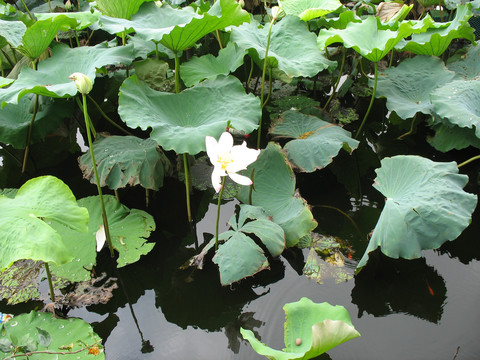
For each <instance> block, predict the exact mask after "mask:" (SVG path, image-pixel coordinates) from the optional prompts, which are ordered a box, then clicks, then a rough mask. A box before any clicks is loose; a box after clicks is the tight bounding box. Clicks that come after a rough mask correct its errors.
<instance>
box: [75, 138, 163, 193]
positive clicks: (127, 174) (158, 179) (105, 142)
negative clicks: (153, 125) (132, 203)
mask: <svg viewBox="0 0 480 360" xmlns="http://www.w3.org/2000/svg"><path fill="white" fill-rule="evenodd" d="M93 151H94V152H95V161H96V162H97V169H98V176H99V178H100V186H102V187H103V186H108V187H109V188H110V189H119V188H123V187H126V186H127V185H129V186H135V185H141V186H143V187H144V188H145V189H152V190H158V189H159V188H160V187H162V186H163V178H164V177H165V175H166V174H168V173H169V172H170V169H171V165H170V161H169V160H168V158H167V157H166V156H165V154H164V153H163V151H162V150H161V149H160V148H159V146H158V144H157V142H156V141H155V140H153V139H151V138H149V139H145V140H143V139H140V138H137V137H135V136H102V135H101V134H100V136H97V138H96V139H95V142H94V143H93ZM79 165H80V169H81V170H82V172H83V177H84V178H86V179H87V180H90V182H91V183H95V177H94V172H93V166H92V158H91V157H90V152H86V153H85V154H84V155H83V156H82V157H80V158H79Z"/></svg>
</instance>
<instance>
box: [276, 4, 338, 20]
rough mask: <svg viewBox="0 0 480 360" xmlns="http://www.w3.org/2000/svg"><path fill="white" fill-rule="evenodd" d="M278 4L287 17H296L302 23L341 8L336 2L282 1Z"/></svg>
mask: <svg viewBox="0 0 480 360" xmlns="http://www.w3.org/2000/svg"><path fill="white" fill-rule="evenodd" d="M278 4H279V6H280V7H281V8H282V9H283V11H285V13H286V14H287V15H294V16H298V17H299V18H300V19H302V20H303V21H309V20H312V19H315V18H317V17H321V16H325V15H327V14H329V13H331V12H333V11H335V10H337V9H338V8H339V7H340V6H342V3H341V2H340V1H338V0H282V1H279V2H278Z"/></svg>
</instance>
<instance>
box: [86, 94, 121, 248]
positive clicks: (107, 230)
mask: <svg viewBox="0 0 480 360" xmlns="http://www.w3.org/2000/svg"><path fill="white" fill-rule="evenodd" d="M82 101H83V116H84V118H85V128H86V130H87V131H86V132H87V138H88V148H89V150H90V157H91V158H92V165H93V172H94V174H95V182H96V183H97V191H98V196H99V197H100V205H101V207H102V219H103V227H104V230H105V237H106V238H107V244H108V248H109V249H110V255H111V256H112V257H113V256H114V253H113V245H112V239H111V238H110V228H109V227H108V218H107V211H106V210H105V203H104V202H103V194H102V188H101V186H100V178H99V176H98V171H97V162H96V161H95V154H94V152H93V142H92V135H91V134H90V128H91V125H90V124H89V123H90V122H91V121H90V118H89V116H88V111H87V97H86V96H85V94H82Z"/></svg>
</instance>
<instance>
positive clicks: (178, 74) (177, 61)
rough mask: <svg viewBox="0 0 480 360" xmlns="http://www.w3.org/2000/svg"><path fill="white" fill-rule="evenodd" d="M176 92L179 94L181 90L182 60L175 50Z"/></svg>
mask: <svg viewBox="0 0 480 360" xmlns="http://www.w3.org/2000/svg"><path fill="white" fill-rule="evenodd" d="M175 92H176V93H177V94H178V93H179V92H180V60H179V58H178V53H177V52H175Z"/></svg>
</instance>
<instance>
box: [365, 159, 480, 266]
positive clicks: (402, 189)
mask: <svg viewBox="0 0 480 360" xmlns="http://www.w3.org/2000/svg"><path fill="white" fill-rule="evenodd" d="M376 172H377V178H376V179H375V184H374V187H375V188H376V189H377V190H378V191H380V192H381V193H382V194H383V195H384V196H385V198H386V200H385V206H384V208H383V210H382V213H381V215H380V218H379V219H378V222H377V225H376V226H375V229H374V230H373V235H372V237H371V238H370V242H369V244H368V247H367V250H366V251H365V254H364V255H363V257H362V259H361V260H360V262H359V263H358V265H357V269H360V268H361V267H363V266H364V265H365V264H366V262H367V259H368V253H369V252H371V251H373V250H375V249H377V248H378V247H380V249H381V251H382V252H383V253H384V254H385V255H387V256H389V257H392V258H399V257H402V258H405V259H414V258H418V257H420V256H421V251H422V250H426V249H437V248H438V247H440V246H441V245H442V244H443V243H444V242H445V241H448V240H453V239H456V238H457V237H458V236H459V235H460V233H461V232H462V231H463V230H464V229H465V228H466V227H467V226H468V225H469V223H470V219H471V215H472V212H473V210H474V209H475V206H476V204H477V196H476V195H473V194H469V193H467V192H465V191H463V187H464V186H465V184H466V183H467V182H468V177H467V176H466V175H461V174H458V168H457V164H456V163H455V162H449V163H440V162H434V161H431V160H429V159H426V158H423V157H420V156H411V155H410V156H407V155H399V156H394V157H392V158H385V159H383V160H382V161H381V167H380V168H379V169H377V170H376Z"/></svg>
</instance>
